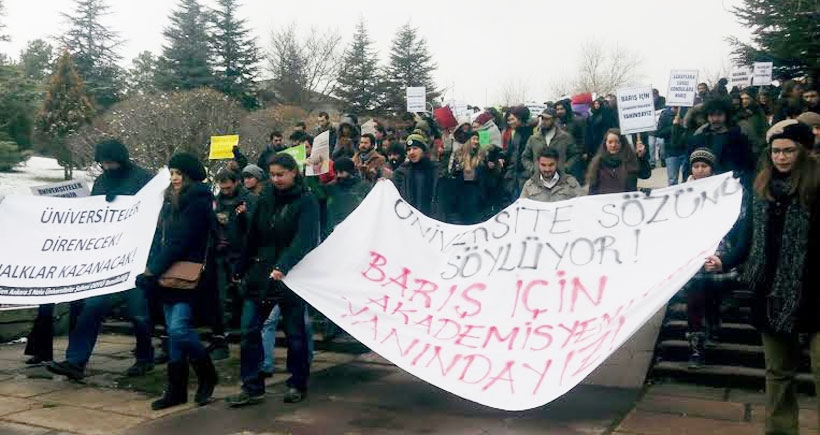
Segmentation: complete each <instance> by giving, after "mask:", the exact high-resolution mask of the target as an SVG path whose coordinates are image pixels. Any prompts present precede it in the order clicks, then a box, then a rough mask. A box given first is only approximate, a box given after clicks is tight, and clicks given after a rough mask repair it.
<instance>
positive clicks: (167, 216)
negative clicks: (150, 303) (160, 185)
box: [148, 183, 214, 300]
mask: <svg viewBox="0 0 820 435" xmlns="http://www.w3.org/2000/svg"><path fill="white" fill-rule="evenodd" d="M212 199H213V196H212V194H211V190H210V189H209V188H208V186H207V185H205V184H202V183H196V184H194V185H192V186H190V187H188V188H187V189H186V191H184V192H182V193H181V195H180V197H179V200H178V207H174V206H173V204H172V203H171V201H170V200H168V199H166V200H165V203H164V204H163V205H162V211H160V215H159V222H158V223H157V231H156V232H155V233H154V242H153V244H152V246H151V254H150V255H149V258H148V270H149V271H150V272H151V274H153V275H155V276H160V275H162V274H163V273H165V271H167V270H168V268H170V267H171V265H173V264H174V263H176V262H178V261H190V262H194V263H203V262H205V260H206V259H205V255H206V251H207V247H208V240H209V238H210V236H211V231H212V230H213V228H214V214H213V209H212V206H211V201H212ZM203 285H204V282H200V287H202V286H203ZM159 293H160V297H161V298H162V299H164V300H186V299H187V300H191V299H192V298H193V297H194V294H195V293H196V292H194V291H191V290H173V289H160V292H159Z"/></svg>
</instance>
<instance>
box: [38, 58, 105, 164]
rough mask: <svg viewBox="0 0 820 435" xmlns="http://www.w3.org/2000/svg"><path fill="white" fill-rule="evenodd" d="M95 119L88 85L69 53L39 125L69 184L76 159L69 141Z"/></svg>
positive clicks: (59, 64) (56, 70) (62, 61)
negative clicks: (82, 127)
mask: <svg viewBox="0 0 820 435" xmlns="http://www.w3.org/2000/svg"><path fill="white" fill-rule="evenodd" d="M93 115H94V107H93V104H92V103H91V100H90V99H89V98H88V96H87V95H86V93H85V84H84V83H83V81H82V79H81V78H80V76H79V74H77V70H76V69H75V67H74V64H73V62H72V56H71V55H69V53H68V52H67V51H65V52H63V54H62V55H61V56H60V59H59V60H57V65H56V67H55V68H54V74H53V75H52V76H51V83H50V84H49V89H48V93H47V94H46V99H45V102H44V103H43V108H42V110H41V111H40V116H39V118H38V119H37V124H38V127H39V129H40V130H41V131H42V132H43V133H45V134H46V135H47V136H48V138H49V139H50V141H51V142H50V147H49V151H51V152H52V154H53V155H54V157H56V158H57V163H59V164H60V166H62V167H63V170H64V173H65V179H66V180H70V179H71V177H72V173H73V169H74V159H73V156H72V152H71V149H70V148H69V147H68V145H67V144H66V140H65V138H66V136H68V135H69V134H71V133H73V132H75V131H77V130H78V129H79V128H80V127H81V126H83V125H84V124H87V123H88V122H90V121H91V118H92V116H93Z"/></svg>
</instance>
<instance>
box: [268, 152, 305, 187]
mask: <svg viewBox="0 0 820 435" xmlns="http://www.w3.org/2000/svg"><path fill="white" fill-rule="evenodd" d="M273 165H276V166H281V167H283V168H285V169H286V170H288V171H296V178H294V179H293V184H294V185H299V184H301V183H302V171H300V170H299V164H298V163H296V159H294V158H293V156H292V155H290V154H276V155H274V156H273V157H272V158H271V159H270V163H268V172H270V167H271V166H273Z"/></svg>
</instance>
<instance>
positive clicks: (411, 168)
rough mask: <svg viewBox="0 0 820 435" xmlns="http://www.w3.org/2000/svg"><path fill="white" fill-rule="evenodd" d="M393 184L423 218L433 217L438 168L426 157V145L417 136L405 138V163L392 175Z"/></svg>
mask: <svg viewBox="0 0 820 435" xmlns="http://www.w3.org/2000/svg"><path fill="white" fill-rule="evenodd" d="M393 184H395V185H396V189H398V190H399V194H401V197H402V198H404V200H405V201H407V202H408V203H409V204H410V205H412V206H413V207H415V208H416V209H418V210H419V211H421V212H422V213H423V214H424V215H425V216H429V217H435V213H436V211H437V207H436V202H437V201H436V199H437V198H436V197H437V195H436V193H437V190H438V168H437V165H436V164H435V163H434V162H432V161H431V160H430V157H429V156H428V155H427V143H425V142H424V137H423V136H421V135H419V134H411V135H410V136H408V137H407V161H406V162H404V163H403V164H402V165H401V166H399V169H397V170H396V172H395V173H393Z"/></svg>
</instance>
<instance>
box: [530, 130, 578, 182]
mask: <svg viewBox="0 0 820 435" xmlns="http://www.w3.org/2000/svg"><path fill="white" fill-rule="evenodd" d="M546 147H547V140H546V139H545V138H544V135H543V134H541V132H540V131H536V132H535V133H534V134H533V135H532V136H530V139H529V140H528V141H527V146H526V147H525V148H524V153H523V154H521V168H522V172H521V173H520V174H519V178H520V179H521V180H522V182H523V180H528V179H529V178H531V177H532V176H533V175H534V174H536V173H538V154H540V153H541V150H543V149H544V148H546ZM549 147H550V148H553V149H555V150H556V151H558V169H560V170H561V172H562V173H564V174H570V173H572V170H573V169H574V168H575V166H576V165H577V164H578V162H579V160H580V158H581V154H582V150H581V148H580V146H579V145H577V144H576V143H575V140H574V139H573V138H572V136H571V135H570V134H569V133H567V132H565V131H563V130H561V129H560V128H555V136H554V137H553V138H552V142H550V145H549Z"/></svg>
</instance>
